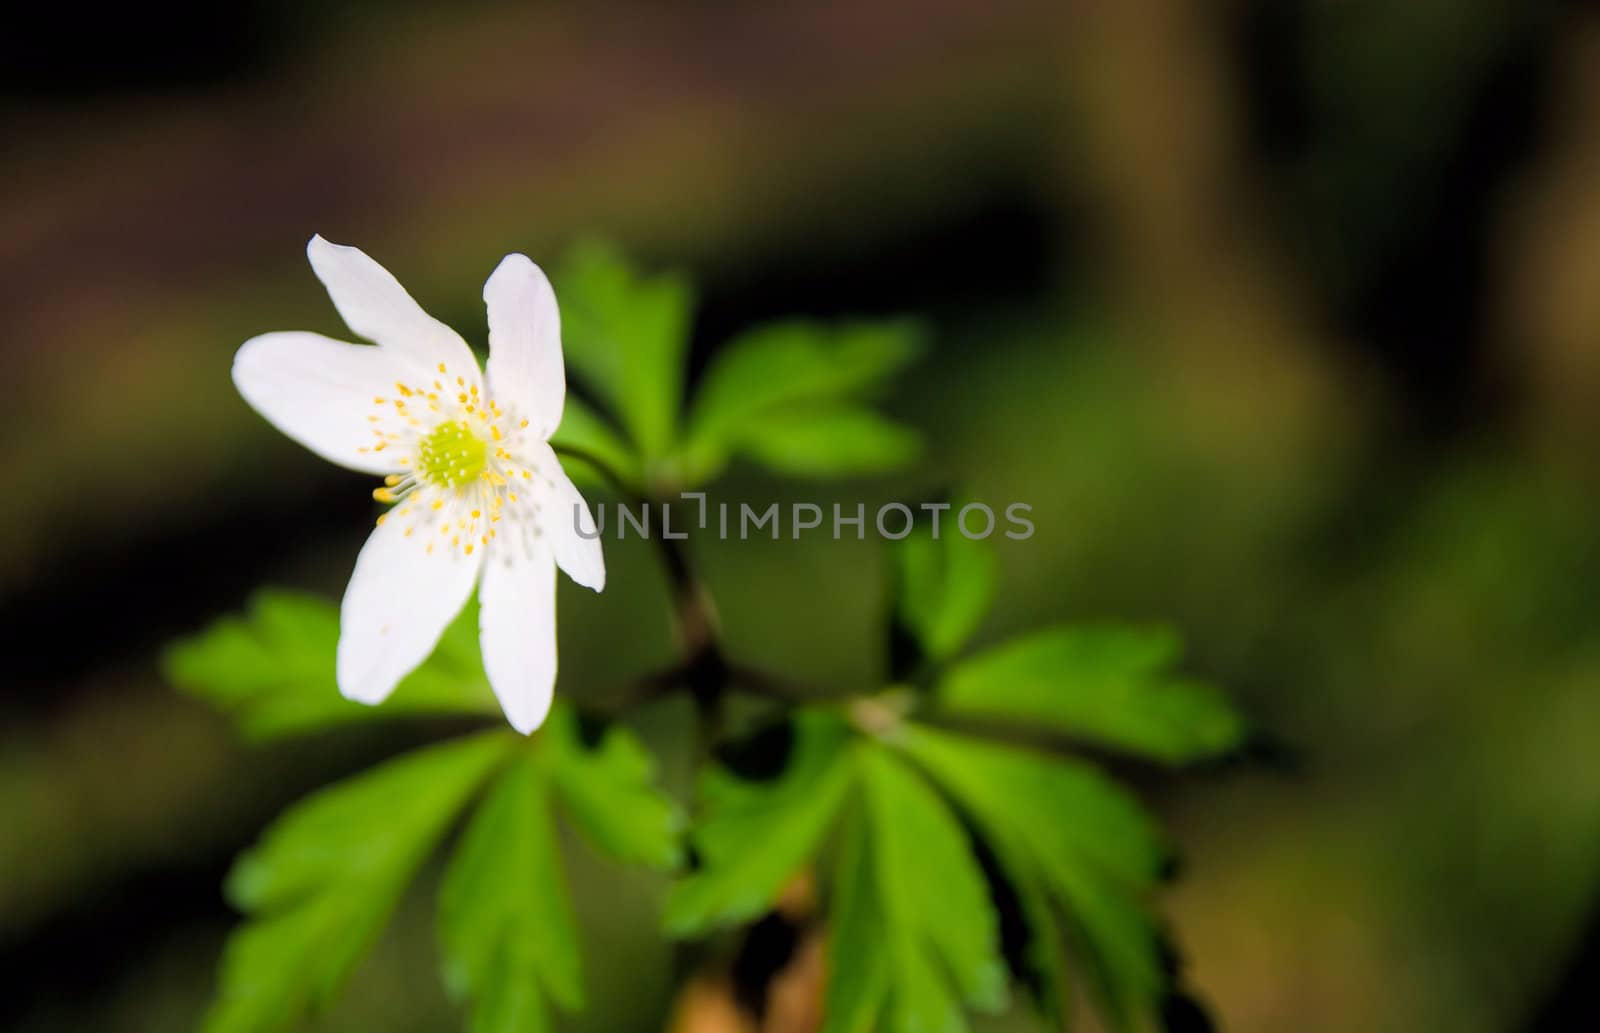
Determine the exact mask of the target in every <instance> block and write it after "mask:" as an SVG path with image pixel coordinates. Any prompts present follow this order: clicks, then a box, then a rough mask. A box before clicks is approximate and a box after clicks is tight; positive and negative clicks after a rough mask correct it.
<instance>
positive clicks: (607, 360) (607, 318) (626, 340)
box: [557, 241, 694, 460]
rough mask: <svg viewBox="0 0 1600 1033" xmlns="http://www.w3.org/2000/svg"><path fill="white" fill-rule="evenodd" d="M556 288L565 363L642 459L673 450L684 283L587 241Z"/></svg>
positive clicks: (689, 298)
mask: <svg viewBox="0 0 1600 1033" xmlns="http://www.w3.org/2000/svg"><path fill="white" fill-rule="evenodd" d="M557 288H558V289H557V297H559V298H560V299H561V321H562V341H563V347H564V350H565V353H566V359H567V362H568V363H569V364H570V365H571V366H572V368H573V369H574V370H576V371H577V373H578V374H579V376H580V377H581V378H582V379H583V380H584V382H585V383H586V384H588V386H589V387H591V388H592V389H593V390H594V391H595V393H596V394H597V395H599V396H600V397H601V398H602V399H603V400H604V401H605V402H606V403H607V404H608V405H609V406H610V408H611V411H612V412H613V413H614V414H615V415H616V416H617V418H618V419H619V421H620V422H621V424H622V426H623V427H624V428H626V429H627V431H628V433H629V435H630V436H631V437H632V438H633V440H634V443H635V444H636V445H637V446H638V448H639V451H640V453H642V455H643V456H644V458H645V459H647V460H654V459H657V458H659V457H660V456H662V455H663V454H664V453H666V452H667V450H668V449H669V447H670V446H671V444H672V441H673V438H674V436H675V433H676V430H677V423H678V412H679V407H680V405H681V404H682V398H683V375H684V360H685V356H686V353H687V349H688V344H689V319H690V316H691V314H692V312H693V308H694V292H693V290H692V289H691V288H690V286H689V283H688V281H687V280H685V279H684V278H682V277H680V276H676V275H671V274H666V275H657V276H644V275H642V274H640V273H638V272H637V271H636V270H634V269H633V268H632V267H631V266H629V265H628V263H627V262H626V260H625V259H624V258H623V257H622V255H621V254H620V253H619V252H618V251H617V250H616V249H614V248H612V247H610V246H609V245H606V244H602V243H599V242H595V241H589V242H585V243H582V244H579V245H577V246H576V247H575V248H573V250H572V252H571V253H570V254H569V255H568V256H567V259H566V261H565V262H564V263H563V265H562V267H561V270H560V273H559V275H558V276H557ZM563 422H564V421H563Z"/></svg>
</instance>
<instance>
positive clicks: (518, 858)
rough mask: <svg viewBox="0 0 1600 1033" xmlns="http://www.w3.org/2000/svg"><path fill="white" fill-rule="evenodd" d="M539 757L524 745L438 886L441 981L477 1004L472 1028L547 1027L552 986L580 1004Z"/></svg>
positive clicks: (517, 1032)
mask: <svg viewBox="0 0 1600 1033" xmlns="http://www.w3.org/2000/svg"><path fill="white" fill-rule="evenodd" d="M542 759H543V758H541V757H540V756H539V755H538V754H537V753H536V752H535V751H533V750H525V751H523V753H522V755H521V756H520V757H518V758H517V759H516V760H515V761H514V762H513V763H512V764H511V765H509V766H508V767H507V768H506V770H505V771H504V772H503V773H502V774H501V775H500V778H499V781H498V782H497V784H496V785H495V787H494V788H493V790H492V791H491V792H490V793H489V795H488V798H487V799H486V800H485V801H484V803H483V805H482V806H481V807H479V808H478V811H477V814H476V815H474V816H473V819H472V822H471V823H470V824H469V825H468V827H467V831H466V834H465V835H464V836H463V837H462V841H461V845H460V846H459V847H458V848H457V849H456V853H455V856H454V857H453V858H452V859H451V862H450V866H449V868H448V869H447V870H446V872H445V876H444V882H443V884H442V886H441V887H440V891H439V938H440V944H441V947H442V950H443V955H444V971H445V986H446V987H447V988H448V989H449V990H450V992H451V994H452V996H454V997H456V998H457V999H458V1000H459V999H466V1000H470V1001H471V1002H472V1010H471V1022H470V1024H469V1027H468V1028H469V1029H470V1030H471V1031H472V1033H524V1031H529V1030H543V1029H546V1028H547V1027H548V1018H547V1015H546V1011H545V1008H544V1003H543V1000H542V996H543V994H544V993H546V992H548V993H549V995H550V997H551V998H552V999H554V1000H555V1001H556V1002H557V1003H558V1004H560V1005H561V1006H562V1007H563V1008H565V1009H567V1010H569V1011H571V1010H576V1009H578V1008H581V1007H582V1006H583V973H582V970H581V964H580V961H579V951H578V931H577V923H576V920H575V918H574V917H573V913H572V905H571V903H570V902H569V901H568V899H567V885H566V877H565V874H564V872H563V870H562V865H561V858H560V854H559V852H558V847H557V841H556V831H555V822H554V817H553V815H552V813H551V807H550V802H551V801H550V795H551V786H550V784H549V778H548V776H547V774H546V771H545V769H544V765H543V763H542Z"/></svg>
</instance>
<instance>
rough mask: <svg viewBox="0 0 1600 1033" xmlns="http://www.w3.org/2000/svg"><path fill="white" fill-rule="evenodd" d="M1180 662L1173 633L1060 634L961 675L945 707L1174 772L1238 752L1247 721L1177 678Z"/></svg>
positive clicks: (981, 660)
mask: <svg viewBox="0 0 1600 1033" xmlns="http://www.w3.org/2000/svg"><path fill="white" fill-rule="evenodd" d="M1178 653H1179V646H1178V639H1177V637H1176V636H1175V635H1174V634H1172V633H1171V632H1170V631H1168V630H1166V629H1149V628H1135V627H1125V626H1115V625H1108V626H1102V627H1076V628H1059V629H1056V630H1053V631H1046V632H1040V633H1037V634H1034V635H1029V636H1027V637H1024V638H1021V639H1017V640H1015V641H1012V642H1009V643H1007V644H1005V645H1002V646H1000V647H998V648H996V649H993V650H990V651H989V652H987V653H984V654H982V655H979V656H976V657H973V658H971V659H969V660H966V661H964V662H962V663H961V664H959V665H957V666H956V667H954V668H952V669H951V670H950V671H949V672H948V673H947V674H946V675H945V677H944V678H943V679H942V681H941V682H940V685H939V689H938V694H939V700H940V702H941V703H942V704H943V706H944V707H945V708H946V709H948V710H950V711H953V712H965V713H974V714H986V715H993V716H997V717H1004V718H1021V719H1025V720H1029V721H1037V722H1039V723H1040V724H1043V725H1045V726H1047V727H1050V728H1053V729H1056V730H1059V731H1062V732H1066V733H1068V734H1071V735H1076V736H1081V737H1083V738H1084V739H1087V740H1091V741H1094V742H1098V743H1102V744H1104V745H1106V746H1110V747H1115V748H1117V749H1121V750H1125V751H1127V752H1129V753H1133V754H1137V755H1140V756H1143V757H1147V758H1149V759H1152V760H1157V761H1161V762H1164V763H1168V764H1182V763H1186V762H1189V761H1195V760H1201V759H1204V758H1207V757H1214V756H1217V755H1219V754H1223V753H1226V752H1228V751H1229V750H1232V749H1234V748H1236V747H1237V746H1238V745H1239V743H1240V742H1241V741H1242V740H1243V738H1244V732H1245V726H1244V722H1243V720H1241V719H1240V717H1239V715H1238V714H1237V713H1235V712H1234V710H1233V709H1232V708H1231V707H1230V706H1229V705H1228V703H1227V701H1226V700H1224V699H1223V697H1222V696H1221V694H1220V693H1218V692H1217V691H1216V690H1215V689H1213V688H1211V687H1210V686H1208V685H1204V684H1201V683H1199V682H1196V681H1191V680H1189V679H1185V678H1180V677H1177V676H1174V675H1172V674H1170V673H1168V671H1169V668H1170V667H1171V666H1172V664H1173V663H1174V661H1176V659H1177V657H1178Z"/></svg>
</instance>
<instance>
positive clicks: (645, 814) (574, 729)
mask: <svg viewBox="0 0 1600 1033" xmlns="http://www.w3.org/2000/svg"><path fill="white" fill-rule="evenodd" d="M540 734H541V735H542V736H543V737H544V738H545V739H546V740H547V742H548V744H549V749H550V751H551V759H550V769H551V775H552V778H553V779H554V783H555V789H556V791H557V793H558V794H559V795H560V798H561V803H562V806H563V808H564V809H565V811H566V813H567V816H568V817H570V818H571V819H572V821H573V823H574V824H576V825H577V826H578V828H579V829H581V830H582V831H583V832H584V834H585V835H587V836H588V837H589V839H590V840H591V841H592V842H593V843H594V844H595V845H596V846H597V847H599V848H600V849H601V850H603V851H605V852H606V853H608V854H610V855H611V856H613V857H615V858H617V859H618V860H621V861H628V862H632V863H635V864H643V865H646V866H648V867H651V868H655V869H658V870H663V871H670V870H673V869H676V868H677V867H679V866H680V865H681V864H682V863H683V844H682V834H683V826H684V818H683V812H682V811H681V810H680V809H679V807H678V805H677V803H676V802H674V801H673V800H672V799H671V798H670V797H668V796H667V795H666V794H664V793H662V792H661V791H660V789H658V788H657V786H656V763H655V758H654V757H653V756H651V754H650V751H649V750H647V749H645V747H644V745H643V744H642V743H640V742H639V740H638V739H637V738H635V737H634V735H633V733H632V732H630V731H628V730H627V729H626V728H623V727H622V726H620V725H612V726H610V727H609V728H607V729H606V732H605V735H604V737H603V738H602V739H601V740H600V743H599V745H597V746H595V747H594V748H592V749H591V748H588V747H586V746H585V745H584V744H583V743H582V742H581V741H580V739H579V736H578V726H577V718H576V716H575V715H574V714H573V712H572V711H571V710H570V709H569V708H567V707H560V706H558V707H557V708H555V710H553V711H552V712H551V714H550V720H549V721H548V722H547V723H546V725H545V729H544V731H543V732H541V733H540Z"/></svg>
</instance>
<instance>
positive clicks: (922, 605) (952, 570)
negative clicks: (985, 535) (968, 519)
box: [895, 505, 995, 662]
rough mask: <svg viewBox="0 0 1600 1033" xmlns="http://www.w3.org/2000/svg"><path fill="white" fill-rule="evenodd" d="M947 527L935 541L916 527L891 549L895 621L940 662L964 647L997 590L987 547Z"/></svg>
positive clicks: (926, 529)
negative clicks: (892, 552)
mask: <svg viewBox="0 0 1600 1033" xmlns="http://www.w3.org/2000/svg"><path fill="white" fill-rule="evenodd" d="M959 509H960V506H959V505H957V506H954V507H952V512H954V511H955V510H959ZM945 524H946V526H945V527H943V528H942V529H941V533H940V535H939V536H938V537H937V538H935V537H934V535H933V531H932V529H931V528H930V527H927V526H923V525H918V526H917V527H916V528H915V529H914V530H913V531H912V533H911V535H910V536H909V537H907V538H906V539H905V540H903V541H901V542H900V543H899V544H898V545H897V546H896V547H895V569H896V575H897V577H896V586H895V610H896V617H897V619H898V620H899V621H900V624H901V626H902V627H904V628H905V629H906V630H907V631H909V632H910V633H911V635H912V637H913V638H915V639H916V641H917V644H918V645H919V646H920V647H921V649H922V651H923V652H924V653H926V654H927V655H928V656H929V657H930V658H932V659H934V660H936V661H940V662H943V661H946V660H949V659H950V658H951V657H953V656H955V654H956V653H957V652H959V651H960V650H961V647H962V646H964V645H966V644H967V640H968V639H970V638H971V637H972V633H973V632H974V631H976V630H977V628H978V625H979V623H981V622H982V620H983V618H984V615H985V614H986V613H988V611H989V605H990V603H992V602H993V601H994V591H995V562H994V553H993V551H992V550H991V549H990V547H989V544H988V543H987V542H984V541H978V540H974V539H971V538H968V537H967V536H966V535H964V534H960V533H958V532H957V530H956V529H955V527H954V526H953V521H952V520H946V521H945Z"/></svg>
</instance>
